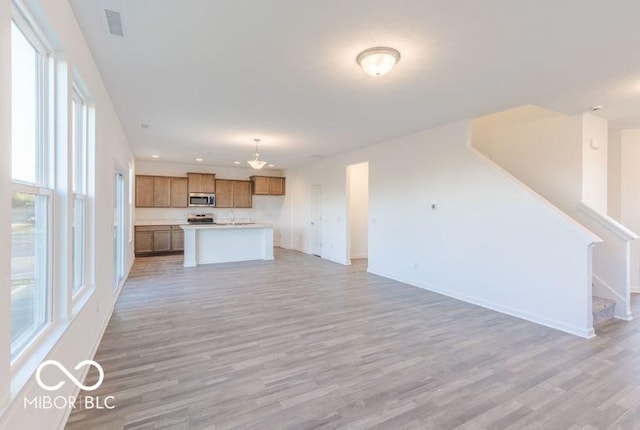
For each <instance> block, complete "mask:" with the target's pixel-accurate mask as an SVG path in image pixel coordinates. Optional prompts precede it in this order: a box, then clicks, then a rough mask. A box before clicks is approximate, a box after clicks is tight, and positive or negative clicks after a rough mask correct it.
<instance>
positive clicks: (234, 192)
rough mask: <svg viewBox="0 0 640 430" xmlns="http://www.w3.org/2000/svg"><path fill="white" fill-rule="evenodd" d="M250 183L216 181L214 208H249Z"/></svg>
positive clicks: (250, 200)
mask: <svg viewBox="0 0 640 430" xmlns="http://www.w3.org/2000/svg"><path fill="white" fill-rule="evenodd" d="M251 206H252V199H251V182H250V181H237V180H231V179H216V208H250V207H251Z"/></svg>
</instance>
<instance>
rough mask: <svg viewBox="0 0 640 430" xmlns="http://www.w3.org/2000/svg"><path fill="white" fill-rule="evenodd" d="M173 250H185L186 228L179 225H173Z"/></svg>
mask: <svg viewBox="0 0 640 430" xmlns="http://www.w3.org/2000/svg"><path fill="white" fill-rule="evenodd" d="M171 250H172V251H184V230H183V229H182V228H180V226H179V225H173V226H171Z"/></svg>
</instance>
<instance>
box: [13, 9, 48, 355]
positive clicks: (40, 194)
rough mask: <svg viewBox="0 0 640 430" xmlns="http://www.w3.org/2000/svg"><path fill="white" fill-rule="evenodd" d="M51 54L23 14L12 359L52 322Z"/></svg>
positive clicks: (16, 29)
mask: <svg viewBox="0 0 640 430" xmlns="http://www.w3.org/2000/svg"><path fill="white" fill-rule="evenodd" d="M49 61H50V60H49V56H48V54H47V52H46V50H45V49H44V47H43V45H42V43H41V41H40V40H39V39H38V38H37V37H36V36H35V34H34V33H33V31H32V29H31V27H30V26H29V25H28V24H26V22H24V20H23V19H22V17H21V16H16V17H15V20H14V21H12V24H11V178H12V201H11V209H12V211H11V317H10V318H11V356H12V357H15V356H16V355H17V354H19V353H20V352H21V351H22V350H23V349H24V348H25V347H26V346H27V345H28V344H29V343H30V342H31V341H33V340H34V339H35V338H36V337H37V336H38V334H39V333H40V332H41V331H42V329H43V328H44V327H45V325H46V324H47V323H48V322H49V321H50V318H51V310H50V307H51V306H50V303H51V294H50V285H51V280H50V272H51V271H50V252H49V249H50V239H49V238H50V220H51V198H52V194H53V193H52V189H51V188H50V184H51V179H50V176H51V169H50V167H49V153H50V151H49V142H50V139H49V138H48V133H49V127H48V120H47V118H48V113H49V110H48V109H47V106H48V101H49V98H48V84H49V69H50V65H49Z"/></svg>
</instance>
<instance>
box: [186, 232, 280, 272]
mask: <svg viewBox="0 0 640 430" xmlns="http://www.w3.org/2000/svg"><path fill="white" fill-rule="evenodd" d="M180 228H182V229H183V230H184V267H195V266H197V265H199V264H211V263H228V262H232V261H249V260H273V226H271V225H267V224H189V225H181V226H180Z"/></svg>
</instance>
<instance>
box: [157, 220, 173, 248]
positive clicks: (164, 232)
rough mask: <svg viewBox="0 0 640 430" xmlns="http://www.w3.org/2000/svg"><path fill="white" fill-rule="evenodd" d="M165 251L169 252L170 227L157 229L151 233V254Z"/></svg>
mask: <svg viewBox="0 0 640 430" xmlns="http://www.w3.org/2000/svg"><path fill="white" fill-rule="evenodd" d="M167 251H171V227H169V226H162V227H158V228H157V229H156V230H154V231H153V252H167Z"/></svg>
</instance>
